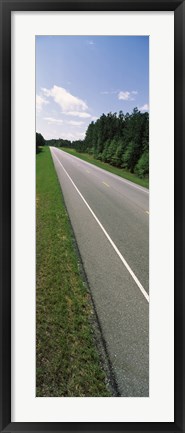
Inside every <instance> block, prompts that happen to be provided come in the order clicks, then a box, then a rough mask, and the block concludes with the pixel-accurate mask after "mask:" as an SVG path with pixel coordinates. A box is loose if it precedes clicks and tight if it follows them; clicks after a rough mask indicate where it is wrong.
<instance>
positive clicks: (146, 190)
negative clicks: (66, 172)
mask: <svg viewBox="0 0 185 433" xmlns="http://www.w3.org/2000/svg"><path fill="white" fill-rule="evenodd" d="M55 149H56V148H55ZM57 150H59V151H60V152H63V153H64V154H65V155H69V156H70V157H71V158H75V160H80V161H81V162H82V163H83V164H87V165H89V166H90V167H92V166H93V167H94V168H95V169H97V170H101V171H104V172H106V174H108V175H109V176H111V177H114V178H116V179H117V178H118V179H119V180H120V181H122V182H124V183H127V185H130V186H131V187H132V188H135V189H138V190H140V191H142V192H145V193H146V194H149V190H148V189H147V188H145V187H143V188H142V187H141V188H140V187H139V186H138V185H136V184H135V183H134V182H131V181H129V180H126V179H124V178H123V177H121V176H118V175H117V174H114V173H111V172H110V171H108V170H105V169H104V168H100V167H98V166H97V165H95V164H91V163H90V162H87V161H84V159H81V158H78V157H77V156H74V155H71V153H67V152H65V151H64V150H61V149H57Z"/></svg>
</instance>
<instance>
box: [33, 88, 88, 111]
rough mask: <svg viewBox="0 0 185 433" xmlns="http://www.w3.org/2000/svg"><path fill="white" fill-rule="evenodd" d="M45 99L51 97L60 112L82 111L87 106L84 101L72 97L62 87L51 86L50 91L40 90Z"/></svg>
mask: <svg viewBox="0 0 185 433" xmlns="http://www.w3.org/2000/svg"><path fill="white" fill-rule="evenodd" d="M42 91H43V93H44V95H45V96H46V97H52V98H53V99H54V101H55V102H56V103H57V104H58V105H59V106H60V107H61V108H62V111H64V112H68V111H84V110H87V108H88V106H87V104H86V102H85V101H83V100H82V99H80V98H78V97H77V96H74V95H72V94H71V93H69V92H68V91H67V90H66V89H64V88H63V87H58V86H53V87H52V89H45V88H43V89H42Z"/></svg>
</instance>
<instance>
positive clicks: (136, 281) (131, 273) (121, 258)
mask: <svg viewBox="0 0 185 433" xmlns="http://www.w3.org/2000/svg"><path fill="white" fill-rule="evenodd" d="M52 153H53V155H54V156H55V158H56V159H57V161H58V162H59V164H60V165H61V167H62V168H63V170H64V172H65V173H66V175H67V176H68V178H69V179H70V181H71V183H72V184H73V186H74V188H75V189H76V191H77V193H78V194H79V196H80V197H81V199H82V200H83V202H84V203H85V204H86V206H87V208H88V209H89V211H90V212H91V214H92V215H93V217H94V219H95V220H96V222H97V223H98V225H99V226H100V228H101V229H102V231H103V233H104V234H105V236H106V238H107V239H108V241H109V242H110V244H111V245H112V247H113V248H114V250H115V251H116V253H117V255H118V256H119V258H120V260H121V261H122V263H123V264H124V266H125V267H126V269H127V270H128V272H129V273H130V275H131V276H132V278H133V280H134V281H135V283H136V284H137V286H138V288H139V289H140V291H141V293H142V294H143V296H144V297H145V299H146V300H147V301H148V302H149V295H148V293H147V292H146V290H145V289H144V287H143V286H142V284H141V283H140V281H139V280H138V278H137V277H136V275H135V274H134V272H133V271H132V269H131V267H130V266H129V264H128V263H127V261H126V260H125V259H124V257H123V256H122V254H121V253H120V251H119V250H118V248H117V246H116V245H115V243H114V242H113V240H112V239H111V237H110V236H109V234H108V233H107V231H106V230H105V228H104V227H103V225H102V224H101V222H100V221H99V219H98V218H97V216H96V215H95V213H94V212H93V210H92V209H91V207H90V206H89V204H88V203H87V201H86V200H85V198H84V196H83V195H82V194H81V192H80V191H79V189H78V188H77V186H76V185H75V183H74V182H73V180H72V179H71V176H69V174H68V172H67V171H66V169H65V168H64V166H63V164H62V163H61V162H60V160H59V159H58V157H57V156H56V155H55V153H54V151H53V150H52Z"/></svg>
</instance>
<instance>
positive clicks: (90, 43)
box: [87, 40, 95, 45]
mask: <svg viewBox="0 0 185 433" xmlns="http://www.w3.org/2000/svg"><path fill="white" fill-rule="evenodd" d="M87 44H88V45H95V43H94V42H93V41H92V40H91V41H87Z"/></svg>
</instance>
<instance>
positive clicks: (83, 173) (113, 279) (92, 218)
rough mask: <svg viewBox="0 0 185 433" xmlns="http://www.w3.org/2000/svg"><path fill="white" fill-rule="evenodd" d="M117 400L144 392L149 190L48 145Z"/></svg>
mask: <svg viewBox="0 0 185 433" xmlns="http://www.w3.org/2000/svg"><path fill="white" fill-rule="evenodd" d="M50 150H51V154H52V158H53V162H54V166H55V169H56V172H57V175H58V179H59V182H60V185H61V189H62V193H63V196H64V200H65V204H66V207H67V211H68V214H69V217H70V221H71V224H72V227H73V231H74V234H75V238H76V241H77V244H78V248H79V252H80V255H81V258H82V262H83V267H84V270H85V273H86V276H87V280H88V284H89V288H90V291H91V296H92V298H93V303H94V305H95V309H96V313H97V316H98V319H99V323H100V326H101V331H102V335H103V339H104V341H105V344H106V350H107V353H108V356H109V360H110V363H111V366H112V370H113V373H114V377H115V380H116V383H117V387H118V391H119V395H120V396H122V397H148V396H149V191H148V190H147V189H146V188H143V187H141V186H139V185H136V184H134V183H132V182H129V181H128V180H126V179H123V178H121V177H119V176H116V175H114V174H112V173H109V172H107V171H105V170H103V169H100V168H99V167H96V166H94V165H92V164H89V163H87V162H85V161H83V160H81V159H79V158H77V157H75V156H73V155H70V154H68V153H66V152H63V151H61V150H59V149H57V148H55V147H51V148H50Z"/></svg>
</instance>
